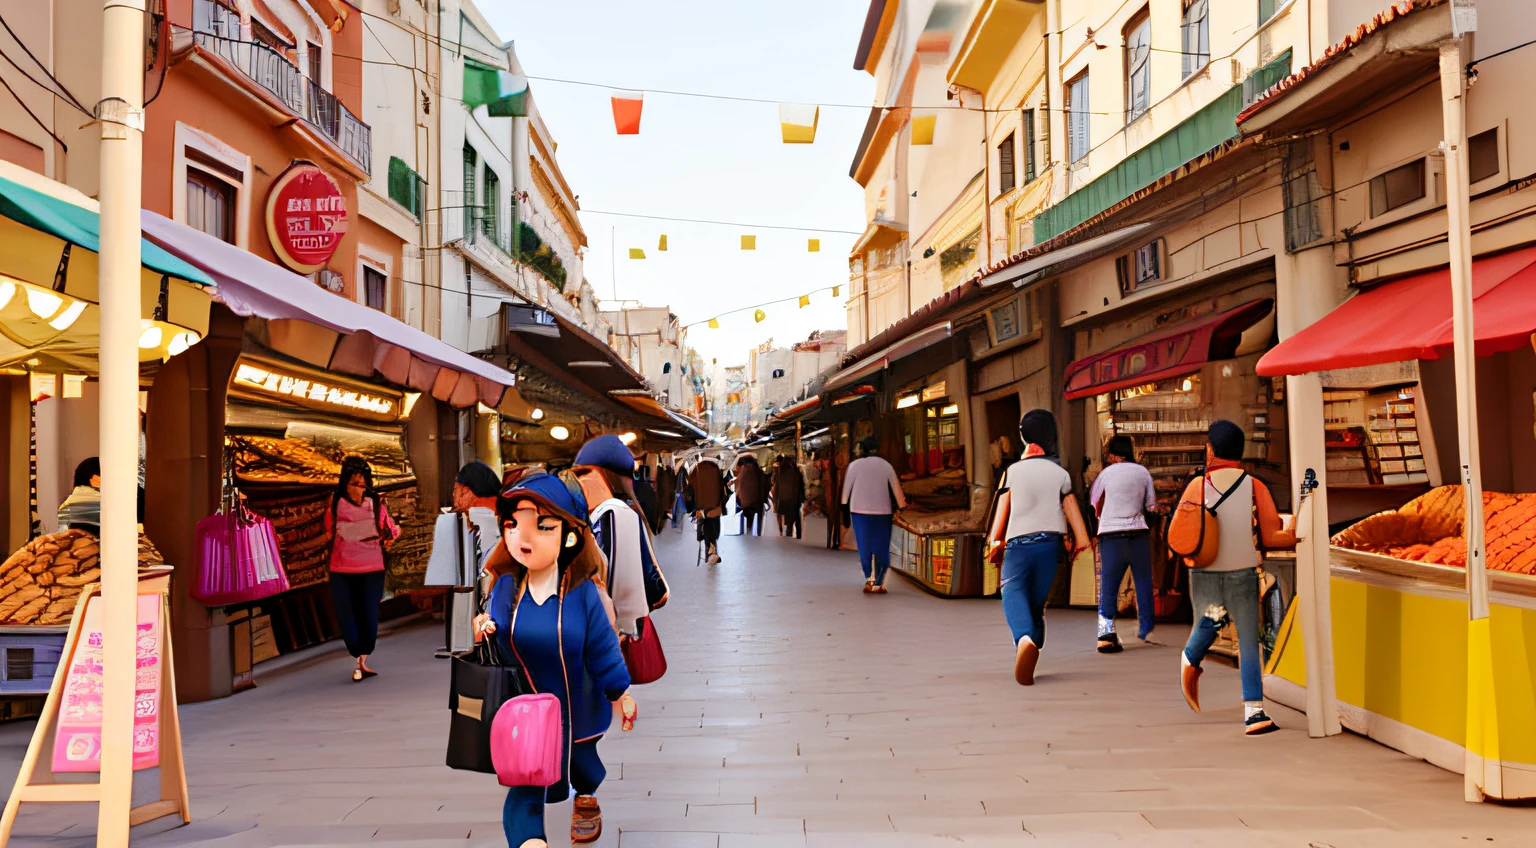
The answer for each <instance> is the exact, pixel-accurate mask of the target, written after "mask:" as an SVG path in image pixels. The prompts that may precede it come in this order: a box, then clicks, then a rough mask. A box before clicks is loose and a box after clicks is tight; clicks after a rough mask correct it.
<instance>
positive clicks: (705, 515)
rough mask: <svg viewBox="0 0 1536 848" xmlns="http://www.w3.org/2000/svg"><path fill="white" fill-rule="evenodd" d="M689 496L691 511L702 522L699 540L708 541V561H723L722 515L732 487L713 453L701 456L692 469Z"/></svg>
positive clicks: (705, 546) (710, 562)
mask: <svg viewBox="0 0 1536 848" xmlns="http://www.w3.org/2000/svg"><path fill="white" fill-rule="evenodd" d="M684 482H685V483H686V486H687V488H686V490H685V492H686V494H685V497H686V499H687V503H688V511H689V512H691V513H693V520H694V522H695V523H696V524H697V525H698V537H699V541H700V542H702V543H703V544H704V561H705V562H707V563H709V564H710V565H719V564H720V517H721V516H722V515H724V514H725V502H726V501H727V500H728V499H729V498H730V497H731V489H730V486H729V485H727V484H726V480H725V474H724V472H722V471H721V470H720V463H719V461H718V460H716V459H715V458H714V457H712V456H708V455H705V456H701V457H699V461H698V462H697V463H696V464H695V465H694V466H693V470H691V471H689V472H688V475H687V480H686V481H684Z"/></svg>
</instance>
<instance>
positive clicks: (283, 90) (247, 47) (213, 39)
mask: <svg viewBox="0 0 1536 848" xmlns="http://www.w3.org/2000/svg"><path fill="white" fill-rule="evenodd" d="M242 35H243V32H242V31H241V28H240V14H239V13H238V12H236V11H234V10H233V9H230V8H228V7H226V6H224V5H222V4H220V3H218V2H215V0H193V3H192V40H193V43H195V44H196V45H197V46H198V47H201V48H202V49H203V50H206V51H208V52H209V53H212V54H214V55H216V56H218V57H219V58H220V59H223V60H224V61H225V62H227V63H228V64H229V65H230V66H231V67H233V68H235V69H236V70H237V71H239V72H240V73H241V74H243V75H245V76H246V77H247V78H248V79H250V80H251V81H252V82H255V83H256V84H257V85H259V86H261V87H262V88H264V89H266V90H267V91H268V92H270V93H271V94H272V95H273V96H274V97H276V98H277V99H278V100H279V101H281V102H282V104H283V105H284V106H285V107H286V108H287V109H288V111H289V112H292V113H293V115H294V116H295V117H297V118H299V119H300V120H302V121H304V123H305V124H308V125H309V126H310V127H312V128H314V129H315V130H317V131H318V132H319V133H320V134H321V135H323V136H325V137H326V138H328V139H330V140H331V141H333V142H335V143H336V146H337V147H339V148H341V150H342V152H343V153H345V154H346V155H347V158H348V159H351V160H352V162H353V163H354V164H356V165H357V166H358V167H360V168H362V170H363V171H364V172H365V173H370V174H371V173H372V170H373V129H372V128H371V127H369V126H368V125H367V124H365V123H363V121H362V120H361V119H360V118H358V117H357V116H356V115H354V114H352V112H351V111H350V110H348V109H347V107H346V106H343V105H342V103H341V101H340V100H338V99H337V98H336V95H334V94H332V93H331V92H329V91H326V90H325V89H324V88H321V87H320V85H319V83H317V82H315V81H314V80H311V79H308V78H307V77H305V76H304V75H303V74H302V73H300V72H299V68H298V66H297V65H295V64H294V63H293V62H292V61H291V60H289V58H288V57H287V56H285V55H283V54H282V53H279V52H278V51H276V50H274V49H272V48H271V47H269V46H267V45H266V44H262V43H260V42H255V41H245V40H243V39H242V38H241V36H242Z"/></svg>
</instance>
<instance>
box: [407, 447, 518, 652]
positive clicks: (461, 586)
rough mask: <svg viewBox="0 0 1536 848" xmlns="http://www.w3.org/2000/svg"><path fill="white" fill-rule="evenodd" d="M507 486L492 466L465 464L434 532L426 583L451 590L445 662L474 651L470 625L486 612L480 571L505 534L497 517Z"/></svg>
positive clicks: (445, 606) (447, 599)
mask: <svg viewBox="0 0 1536 848" xmlns="http://www.w3.org/2000/svg"><path fill="white" fill-rule="evenodd" d="M501 487H502V486H501V479H500V478H499V477H497V475H496V471H495V469H493V468H491V467H490V466H489V465H486V464H485V463H483V462H471V463H469V464H467V465H465V466H464V467H463V468H460V469H459V473H458V476H457V477H455V478H454V481H453V506H452V507H449V508H447V509H444V510H443V512H442V514H441V515H439V516H438V517H437V523H436V524H435V525H434V526H433V528H432V554H431V556H430V558H428V560H427V574H426V578H425V579H424V580H423V581H422V584H423V585H425V586H445V587H448V592H447V594H446V595H444V602H443V623H444V628H445V630H446V631H447V642H446V643H445V646H444V648H443V649H442V650H440V651H438V652H437V656H438V657H440V658H441V657H447V656H451V655H452V652H453V650H454V648H455V647H457V648H458V649H459V650H461V651H462V650H468V648H467V647H465V646H463V643H464V642H467V641H468V640H469V639H470V638H471V636H472V633H471V631H470V622H471V620H472V619H473V618H474V615H475V614H476V613H478V612H479V611H480V596H479V592H478V591H477V589H478V583H479V579H480V568H481V566H482V565H484V564H485V560H486V558H487V557H489V556H490V555H491V551H492V550H493V549H494V548H495V547H496V540H497V538H499V537H500V535H501V530H500V529H499V527H500V523H499V522H498V520H497V518H496V495H497V493H499V492H500V491H501ZM460 628H462V629H460ZM456 629H459V633H460V636H459V638H457V639H455V638H454V631H455V630H456Z"/></svg>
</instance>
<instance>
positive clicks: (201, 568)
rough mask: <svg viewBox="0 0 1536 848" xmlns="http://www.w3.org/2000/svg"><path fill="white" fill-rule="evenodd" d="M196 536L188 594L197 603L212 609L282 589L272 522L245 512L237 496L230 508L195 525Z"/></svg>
mask: <svg viewBox="0 0 1536 848" xmlns="http://www.w3.org/2000/svg"><path fill="white" fill-rule="evenodd" d="M196 534H197V549H198V552H199V555H200V559H199V562H198V570H197V584H196V585H195V586H193V587H192V590H191V595H192V597H194V598H196V599H197V600H198V602H199V603H201V604H203V605H204V606H210V607H217V606H224V605H226V604H238V603H244V602H246V601H256V600H260V599H262V598H267V597H271V596H272V595H276V594H278V593H279V592H286V591H288V575H287V574H286V573H285V572H284V571H283V562H282V558H281V556H280V555H279V554H278V550H277V533H276V532H274V531H273V529H272V523H271V522H270V521H268V520H266V519H265V518H262V517H261V516H259V515H256V514H255V513H253V512H251V511H250V510H248V509H246V508H245V506H244V505H243V504H241V503H240V501H239V499H238V496H237V497H236V499H235V501H234V506H233V507H232V508H231V509H230V510H228V511H224V512H217V513H214V514H213V515H210V516H208V517H207V518H204V519H203V520H202V521H199V522H197V529H196Z"/></svg>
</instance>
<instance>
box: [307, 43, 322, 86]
mask: <svg viewBox="0 0 1536 848" xmlns="http://www.w3.org/2000/svg"><path fill="white" fill-rule="evenodd" d="M309 81H310V82H312V83H314V84H315V85H319V84H320V45H318V44H316V43H314V42H313V41H311V42H309Z"/></svg>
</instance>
